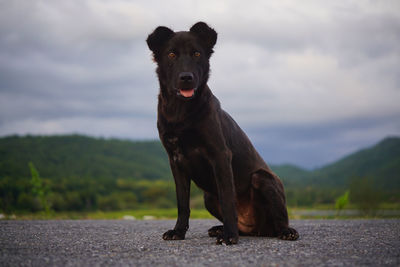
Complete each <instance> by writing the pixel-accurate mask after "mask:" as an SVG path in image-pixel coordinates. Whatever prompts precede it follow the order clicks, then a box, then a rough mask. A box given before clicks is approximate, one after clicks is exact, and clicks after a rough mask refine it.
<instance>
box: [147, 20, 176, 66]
mask: <svg viewBox="0 0 400 267" xmlns="http://www.w3.org/2000/svg"><path fill="white" fill-rule="evenodd" d="M173 35H174V32H173V31H172V30H171V29H169V28H167V27H164V26H159V27H157V29H155V30H154V32H153V33H151V34H150V35H149V36H148V37H147V40H146V42H147V45H148V46H149V48H150V50H151V51H153V55H154V59H155V61H158V60H159V58H160V53H161V50H162V48H163V46H164V45H165V43H166V42H167V41H168V40H169V39H171V38H172V36H173Z"/></svg>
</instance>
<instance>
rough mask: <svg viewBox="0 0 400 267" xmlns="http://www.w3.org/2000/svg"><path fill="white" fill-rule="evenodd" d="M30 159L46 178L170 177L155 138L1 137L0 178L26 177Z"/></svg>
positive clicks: (160, 147)
mask: <svg viewBox="0 0 400 267" xmlns="http://www.w3.org/2000/svg"><path fill="white" fill-rule="evenodd" d="M30 161H31V162H33V163H34V164H35V166H36V167H37V169H39V170H40V174H41V176H42V177H45V178H68V177H81V178H104V177H106V178H134V179H137V180H141V179H147V180H154V179H170V178H171V172H170V169H169V165H168V160H167V155H166V153H165V152H164V148H163V147H162V146H161V144H160V142H158V141H143V142H133V141H127V140H118V139H101V138H92V137H86V136H81V135H66V136H25V137H18V136H10V137H4V138H0V177H12V178H16V177H29V176H30V172H29V168H28V167H27V166H28V162H30Z"/></svg>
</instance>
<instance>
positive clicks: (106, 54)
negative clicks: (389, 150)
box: [0, 0, 400, 169]
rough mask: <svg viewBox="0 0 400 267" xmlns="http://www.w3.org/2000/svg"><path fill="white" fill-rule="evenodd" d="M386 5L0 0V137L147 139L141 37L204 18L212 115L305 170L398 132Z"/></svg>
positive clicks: (148, 67) (395, 17)
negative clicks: (216, 106) (211, 41)
mask: <svg viewBox="0 0 400 267" xmlns="http://www.w3.org/2000/svg"><path fill="white" fill-rule="evenodd" d="M176 6H179V9H176V8H175V7H176ZM398 10H400V2H399V1H396V0H388V1H384V2H359V1H356V0H350V1H346V2H332V1H317V0H311V1H307V2H301V3H300V2H298V1H295V0H288V1H285V2H279V3H278V2H275V1H264V0H256V1H254V2H252V5H248V4H246V3H244V2H240V1H218V3H216V2H215V1H211V0H204V1H202V2H201V3H200V2H198V1H184V2H181V1H179V0H171V1H168V2H161V3H160V2H157V1H154V0H146V1H144V0H137V1H130V0H127V1H125V0H124V1H122V0H116V1H112V2H110V1H100V0H82V1H78V0H71V1H21V2H20V1H17V2H13V1H7V2H3V3H1V4H0V17H1V18H2V23H0V136H6V135H11V134H33V135H35V134H45V135H54V134H68V133H71V132H77V133H81V134H85V135H89V136H104V137H115V138H121V139H157V138H158V132H157V128H156V117H157V114H156V113H157V95H158V92H159V84H158V80H157V77H156V73H155V69H156V65H155V64H154V62H153V61H152V60H151V52H150V50H149V49H148V47H147V45H146V42H145V40H146V38H147V36H148V34H150V33H151V32H152V31H153V30H154V29H155V28H156V27H157V26H159V25H164V26H167V27H170V28H171V29H173V30H174V31H180V30H188V29H189V28H190V27H191V26H192V25H193V24H194V23H196V22H197V21H205V22H206V23H208V24H209V25H210V26H211V27H213V28H214V29H215V30H216V31H217V33H218V39H217V44H216V46H215V49H214V51H215V53H214V54H213V55H212V57H211V62H210V66H211V75H210V79H209V81H208V85H209V87H210V88H211V90H212V92H213V94H215V95H216V96H217V98H218V99H219V100H220V102H221V105H222V108H223V109H224V110H225V111H227V112H228V113H229V114H230V115H231V116H232V117H233V119H234V120H235V121H236V122H237V123H238V124H239V126H240V127H241V128H242V129H243V131H244V132H245V133H246V134H247V135H248V137H249V138H250V140H251V141H252V143H253V144H254V146H255V147H256V148H257V150H258V151H259V152H260V154H261V155H262V156H263V158H264V159H265V161H266V162H267V163H269V164H273V165H274V164H277V163H283V162H291V163H293V164H295V165H297V166H303V167H306V168H307V169H315V168H318V167H320V166H323V165H325V164H327V163H329V162H333V161H334V160H336V159H338V158H341V157H343V156H345V155H347V154H349V153H351V152H353V151H357V150H359V149H361V148H364V147H367V146H369V145H372V144H375V143H378V142H379V141H380V140H382V139H383V138H385V137H386V136H399V135H400V120H399V118H400V105H399V104H398V102H399V99H400V90H399V88H400V78H399V77H400V71H399V70H400V46H399V45H398V44H399V43H400V34H399V33H400V12H398ZM20 18H24V19H23V20H21V19H20ZM371 36H373V38H371Z"/></svg>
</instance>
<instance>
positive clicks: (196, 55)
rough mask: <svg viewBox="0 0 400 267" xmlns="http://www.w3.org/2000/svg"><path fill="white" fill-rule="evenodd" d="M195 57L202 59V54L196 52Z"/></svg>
mask: <svg viewBox="0 0 400 267" xmlns="http://www.w3.org/2000/svg"><path fill="white" fill-rule="evenodd" d="M193 55H194V56H195V57H200V56H201V54H200V52H194V54H193Z"/></svg>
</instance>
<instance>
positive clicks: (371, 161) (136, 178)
mask: <svg viewBox="0 0 400 267" xmlns="http://www.w3.org/2000/svg"><path fill="white" fill-rule="evenodd" d="M29 162H33V163H34V166H35V167H36V168H37V169H38V171H39V173H40V177H41V178H42V182H41V185H40V184H39V185H40V186H42V188H41V190H42V191H43V192H47V193H46V194H47V199H48V201H49V203H50V206H51V207H52V209H54V210H56V211H64V210H97V209H100V210H116V209H127V208H138V207H175V190H174V184H173V179H172V176H171V171H170V168H169V164H168V158H167V155H166V153H165V151H164V148H163V147H162V145H161V144H160V142H159V141H140V142H135V141H128V140H118V139H102V138H92V137H87V136H81V135H65V136H24V137H19V136H9V137H3V138H0V211H1V210H3V212H12V211H22V210H25V211H37V210H41V209H42V208H41V204H40V203H38V201H37V200H38V199H37V195H35V194H37V193H35V192H36V191H37V189H35V186H37V185H35V184H34V183H33V182H32V180H31V173H30V170H29V168H28V163H29ZM271 168H272V169H273V170H274V171H275V172H276V173H277V174H278V175H279V176H280V177H281V178H282V180H283V182H284V184H285V189H286V195H287V202H288V204H289V205H291V206H311V205H314V204H332V203H334V201H335V199H336V198H337V197H338V196H340V195H342V194H343V193H344V192H345V191H346V190H348V189H350V191H351V192H353V193H354V194H353V196H355V192H357V191H360V190H361V189H362V188H364V189H365V190H367V191H368V190H369V191H368V192H369V193H368V194H370V195H369V196H373V195H381V196H384V197H383V198H382V199H383V201H387V202H396V201H397V202H398V201H399V197H398V196H399V195H400V138H397V137H391V138H386V139H384V140H383V141H381V142H380V143H378V144H376V145H375V146H372V147H370V148H367V149H363V150H360V151H358V152H355V153H353V154H351V155H349V156H347V157H344V158H343V159H341V160H339V161H337V162H335V163H333V164H329V165H327V166H325V167H323V168H320V169H317V170H313V171H309V170H304V169H302V168H300V167H297V166H294V165H277V166H271ZM354 181H356V182H354ZM364 189H363V190H364ZM35 190H36V191H35ZM365 190H364V191H365ZM201 194H202V193H201V192H200V191H199V190H198V189H196V188H193V190H192V199H194V200H195V201H193V203H194V205H199V204H201V203H202V202H203V201H202V197H201ZM351 196H352V195H351ZM196 203H197V204H196Z"/></svg>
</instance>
